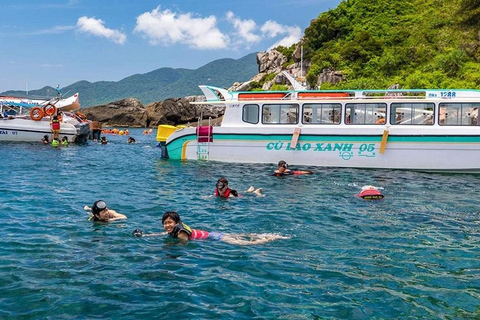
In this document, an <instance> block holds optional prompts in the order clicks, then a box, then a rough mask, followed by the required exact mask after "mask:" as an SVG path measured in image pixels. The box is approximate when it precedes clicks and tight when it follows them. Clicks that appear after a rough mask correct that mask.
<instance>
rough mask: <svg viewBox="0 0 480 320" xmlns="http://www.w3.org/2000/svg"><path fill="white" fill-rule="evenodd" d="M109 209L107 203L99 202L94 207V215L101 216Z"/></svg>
mask: <svg viewBox="0 0 480 320" xmlns="http://www.w3.org/2000/svg"><path fill="white" fill-rule="evenodd" d="M105 209H107V203H106V202H105V201H104V200H97V201H95V202H94V203H93V205H92V213H93V214H94V215H96V214H99V213H100V212H101V211H102V210H105Z"/></svg>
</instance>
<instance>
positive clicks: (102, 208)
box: [83, 200, 127, 222]
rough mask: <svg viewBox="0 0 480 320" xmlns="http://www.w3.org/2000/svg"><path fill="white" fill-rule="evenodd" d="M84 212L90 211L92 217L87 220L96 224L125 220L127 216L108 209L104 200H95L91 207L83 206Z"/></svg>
mask: <svg viewBox="0 0 480 320" xmlns="http://www.w3.org/2000/svg"><path fill="white" fill-rule="evenodd" d="M83 209H84V210H85V211H92V215H91V216H90V218H88V220H91V221H98V222H111V221H115V220H124V219H127V216H126V215H124V214H121V213H118V212H116V211H115V210H112V209H108V208H107V203H106V202H105V201H104V200H97V201H95V202H94V203H93V205H92V207H91V208H90V207H88V206H85V207H84V208H83Z"/></svg>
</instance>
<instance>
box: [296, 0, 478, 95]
mask: <svg viewBox="0 0 480 320" xmlns="http://www.w3.org/2000/svg"><path fill="white" fill-rule="evenodd" d="M479 18H480V0H401V1H400V0H388V1H387V0H344V1H343V2H341V3H340V4H339V6H338V7H337V8H335V9H332V10H330V11H327V12H324V13H322V14H320V16H319V17H318V18H317V19H316V20H314V21H312V23H311V25H310V26H309V27H308V28H307V29H306V30H305V37H304V44H303V46H304V59H308V60H310V61H311V62H312V65H311V67H310V69H309V72H308V74H307V80H308V82H309V83H310V85H311V86H312V87H315V86H316V85H317V78H318V75H319V74H320V73H321V72H322V70H324V69H326V68H328V69H331V70H336V71H341V72H342V73H343V74H344V76H345V81H343V82H340V83H339V84H337V85H336V86H333V85H331V84H325V83H324V84H322V85H321V88H322V89H329V88H338V89H341V88H343V89H346V88H349V89H368V88H370V89H372V88H387V87H388V86H390V85H392V84H400V87H402V88H480V63H479V62H480V28H479V27H480V19H479Z"/></svg>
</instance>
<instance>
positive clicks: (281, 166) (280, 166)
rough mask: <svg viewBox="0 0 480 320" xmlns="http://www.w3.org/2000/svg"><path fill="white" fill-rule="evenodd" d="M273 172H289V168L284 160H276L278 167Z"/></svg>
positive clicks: (280, 173) (281, 173)
mask: <svg viewBox="0 0 480 320" xmlns="http://www.w3.org/2000/svg"><path fill="white" fill-rule="evenodd" d="M274 173H276V174H279V175H284V174H290V169H288V164H287V163H286V162H285V161H284V160H280V161H279V162H278V168H277V170H275V171H274Z"/></svg>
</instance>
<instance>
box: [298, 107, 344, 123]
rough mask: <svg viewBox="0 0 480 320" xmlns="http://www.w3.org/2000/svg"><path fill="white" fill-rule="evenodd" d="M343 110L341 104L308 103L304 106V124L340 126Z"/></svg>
mask: <svg viewBox="0 0 480 320" xmlns="http://www.w3.org/2000/svg"><path fill="white" fill-rule="evenodd" d="M341 110H342V105H341V104H340V103H306V104H304V105H303V123H305V124H340V119H341V118H342V112H341Z"/></svg>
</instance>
